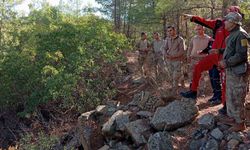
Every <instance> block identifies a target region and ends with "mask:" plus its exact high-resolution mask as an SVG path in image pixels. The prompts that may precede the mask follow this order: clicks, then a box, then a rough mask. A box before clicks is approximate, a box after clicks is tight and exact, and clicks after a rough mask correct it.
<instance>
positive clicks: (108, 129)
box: [102, 110, 123, 135]
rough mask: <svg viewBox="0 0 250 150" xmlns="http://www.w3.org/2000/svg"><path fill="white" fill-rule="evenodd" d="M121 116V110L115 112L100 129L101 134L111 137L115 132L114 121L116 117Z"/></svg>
mask: <svg viewBox="0 0 250 150" xmlns="http://www.w3.org/2000/svg"><path fill="white" fill-rule="evenodd" d="M122 114H123V111H122V110H118V111H116V112H115V113H114V114H113V115H112V116H111V118H110V119H109V120H108V121H107V122H106V123H105V124H104V125H103V127H102V133H103V134H104V135H112V134H114V132H115V129H116V126H115V120H116V118H117V117H118V116H121V115H122Z"/></svg>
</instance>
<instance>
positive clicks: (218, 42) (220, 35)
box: [191, 16, 229, 49]
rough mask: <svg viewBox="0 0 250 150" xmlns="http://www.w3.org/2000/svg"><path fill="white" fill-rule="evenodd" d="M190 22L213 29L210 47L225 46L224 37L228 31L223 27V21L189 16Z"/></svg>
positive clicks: (218, 47)
mask: <svg viewBox="0 0 250 150" xmlns="http://www.w3.org/2000/svg"><path fill="white" fill-rule="evenodd" d="M191 21H192V22H195V23H197V24H200V25H202V26H205V27H207V28H209V29H211V30H213V34H214V35H213V38H214V42H213V45H212V49H220V48H223V49H224V48H225V47H226V43H225V40H226V37H227V36H228V35H229V32H228V31H227V30H226V29H225V23H224V22H225V21H224V20H221V19H215V20H210V19H204V18H201V17H198V16H193V17H192V18H191Z"/></svg>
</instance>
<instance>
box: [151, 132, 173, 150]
mask: <svg viewBox="0 0 250 150" xmlns="http://www.w3.org/2000/svg"><path fill="white" fill-rule="evenodd" d="M147 147H148V150H173V149H174V147H173V144H172V137H171V136H170V135H169V134H168V133H167V132H157V133H155V134H153V135H151V136H150V137H149V140H148V143H147Z"/></svg>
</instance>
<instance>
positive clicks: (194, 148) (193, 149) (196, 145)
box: [189, 138, 206, 150]
mask: <svg viewBox="0 0 250 150" xmlns="http://www.w3.org/2000/svg"><path fill="white" fill-rule="evenodd" d="M205 143H206V139H205V138H203V139H199V140H192V141H191V142H190V144H189V149H190V150H198V149H200V148H201V147H202V145H204V144H205Z"/></svg>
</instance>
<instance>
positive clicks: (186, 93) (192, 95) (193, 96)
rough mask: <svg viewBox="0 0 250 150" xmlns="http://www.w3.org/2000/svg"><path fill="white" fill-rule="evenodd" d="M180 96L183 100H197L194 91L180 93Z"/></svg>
mask: <svg viewBox="0 0 250 150" xmlns="http://www.w3.org/2000/svg"><path fill="white" fill-rule="evenodd" d="M180 95H181V96H182V97H185V98H191V99H196V98H197V92H196V91H187V92H181V93H180Z"/></svg>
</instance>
